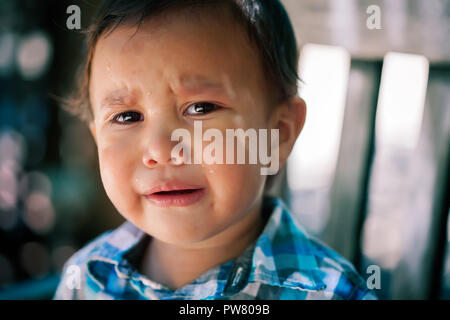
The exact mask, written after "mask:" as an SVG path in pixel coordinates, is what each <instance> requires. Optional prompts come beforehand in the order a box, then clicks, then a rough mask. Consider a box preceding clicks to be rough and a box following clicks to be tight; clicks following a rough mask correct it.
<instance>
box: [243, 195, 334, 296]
mask: <svg viewBox="0 0 450 320" xmlns="http://www.w3.org/2000/svg"><path fill="white" fill-rule="evenodd" d="M263 208H264V210H266V212H269V214H270V216H269V218H268V221H267V224H266V226H265V228H264V230H263V232H262V233H261V235H260V236H259V238H258V239H257V240H256V243H255V246H254V252H253V257H252V269H251V270H252V271H251V273H250V275H249V279H248V281H255V282H261V283H265V284H267V285H275V286H281V287H286V288H298V289H302V290H308V291H318V290H323V289H324V288H325V287H326V285H325V283H324V282H323V281H322V278H323V276H322V271H321V270H320V269H319V267H318V262H317V258H316V256H315V253H316V249H315V248H314V247H313V245H312V243H311V240H310V238H309V237H308V235H307V233H306V232H305V231H304V230H303V229H302V228H301V227H300V226H299V225H298V224H297V223H296V222H295V221H294V220H293V218H292V216H291V214H290V213H289V210H288V208H287V207H286V205H285V204H284V202H283V201H282V200H281V199H280V198H276V197H270V196H266V197H265V198H264V204H263Z"/></svg>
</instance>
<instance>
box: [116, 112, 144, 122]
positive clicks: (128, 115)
mask: <svg viewBox="0 0 450 320" xmlns="http://www.w3.org/2000/svg"><path fill="white" fill-rule="evenodd" d="M142 120H144V115H143V114H141V113H139V112H137V111H126V112H122V113H119V114H118V115H115V116H114V117H113V118H112V119H111V122H112V123H115V124H120V125H126V124H131V123H134V122H138V121H142Z"/></svg>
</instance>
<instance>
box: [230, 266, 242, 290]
mask: <svg viewBox="0 0 450 320" xmlns="http://www.w3.org/2000/svg"><path fill="white" fill-rule="evenodd" d="M242 270H243V269H242V267H239V268H238V269H237V271H236V276H235V277H234V279H233V283H232V284H231V285H232V286H233V287H234V286H235V285H237V284H238V283H239V280H241V277H242Z"/></svg>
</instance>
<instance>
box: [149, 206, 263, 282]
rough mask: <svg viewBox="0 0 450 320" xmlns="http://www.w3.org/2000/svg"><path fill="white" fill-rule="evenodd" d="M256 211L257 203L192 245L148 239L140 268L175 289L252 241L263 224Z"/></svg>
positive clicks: (259, 208) (233, 255) (228, 257)
mask: <svg viewBox="0 0 450 320" xmlns="http://www.w3.org/2000/svg"><path fill="white" fill-rule="evenodd" d="M260 211H261V202H259V204H258V205H257V206H256V208H254V209H253V210H252V212H250V213H248V214H247V215H246V216H245V217H244V218H243V219H241V220H240V221H238V222H236V223H234V224H233V225H232V226H230V227H228V228H227V229H226V230H225V231H223V232H221V233H220V234H218V235H215V236H213V237H212V238H209V239H207V240H204V241H201V242H198V243H195V244H192V245H178V244H171V243H167V242H163V241H160V240H158V239H156V238H152V239H151V241H150V242H149V245H148V246H147V248H146V251H145V253H144V258H143V260H142V263H141V266H140V271H141V272H142V273H143V274H145V275H146V276H148V277H149V278H150V279H152V280H154V281H156V282H159V283H161V284H164V285H166V286H167V287H169V288H171V289H178V288H180V287H182V286H184V285H186V284H188V283H190V282H192V281H193V280H195V279H196V278H198V277H199V276H200V275H201V274H203V273H204V272H206V271H207V270H209V269H211V268H213V267H215V266H217V265H220V264H222V263H224V262H227V261H230V260H232V259H234V258H236V257H238V256H239V255H240V254H241V253H242V252H243V251H244V250H245V249H246V248H247V247H248V246H249V245H250V244H251V243H252V242H253V241H255V240H256V238H257V237H258V236H259V235H260V233H261V231H262V229H263V227H264V223H263V219H262V216H261V212H260ZM180 266H182V267H180Z"/></svg>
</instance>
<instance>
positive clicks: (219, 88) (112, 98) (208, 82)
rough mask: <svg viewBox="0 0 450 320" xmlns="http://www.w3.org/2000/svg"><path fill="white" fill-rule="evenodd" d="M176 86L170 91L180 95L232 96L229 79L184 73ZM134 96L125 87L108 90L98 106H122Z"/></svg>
mask: <svg viewBox="0 0 450 320" xmlns="http://www.w3.org/2000/svg"><path fill="white" fill-rule="evenodd" d="M176 80H177V81H176V82H175V83H176V86H175V87H173V86H171V89H172V92H174V93H175V94H177V95H181V96H194V95H199V94H202V93H204V92H214V93H216V94H221V95H224V96H225V97H227V98H232V97H233V96H234V91H233V89H232V88H231V85H230V81H229V80H227V79H226V78H225V80H227V81H225V83H223V82H218V81H215V80H212V79H209V78H207V77H204V76H202V75H185V76H181V77H179V78H177V79H176ZM133 98H135V96H134V95H133V93H130V92H129V91H128V90H127V89H118V90H113V91H110V92H108V93H107V94H106V95H105V97H104V98H103V99H102V100H101V103H100V108H107V107H114V106H123V105H127V104H129V103H130V100H132V99H133Z"/></svg>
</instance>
